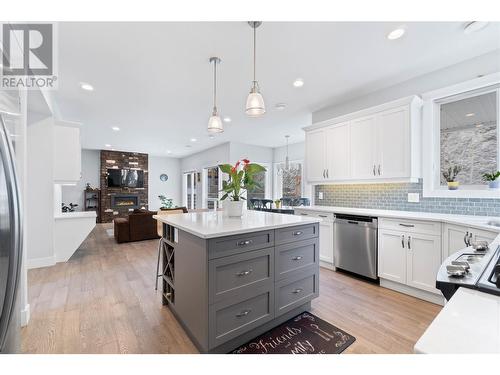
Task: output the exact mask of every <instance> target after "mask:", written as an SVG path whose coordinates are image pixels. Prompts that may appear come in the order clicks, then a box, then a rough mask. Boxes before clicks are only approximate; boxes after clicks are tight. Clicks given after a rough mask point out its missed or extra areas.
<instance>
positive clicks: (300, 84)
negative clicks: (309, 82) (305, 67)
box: [293, 78, 304, 87]
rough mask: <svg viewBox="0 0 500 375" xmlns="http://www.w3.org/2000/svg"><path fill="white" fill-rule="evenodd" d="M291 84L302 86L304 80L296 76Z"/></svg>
mask: <svg viewBox="0 0 500 375" xmlns="http://www.w3.org/2000/svg"><path fill="white" fill-rule="evenodd" d="M293 86H294V87H302V86H304V80H303V79H302V78H297V79H296V80H295V81H293Z"/></svg>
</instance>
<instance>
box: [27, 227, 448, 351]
mask: <svg viewBox="0 0 500 375" xmlns="http://www.w3.org/2000/svg"><path fill="white" fill-rule="evenodd" d="M109 228H111V225H110V224H98V225H97V226H96V228H95V229H94V230H93V231H92V233H91V234H90V235H89V237H88V238H87V240H85V242H84V243H83V244H82V246H81V247H80V249H79V250H78V251H77V252H76V253H75V254H74V255H73V257H72V258H71V259H70V260H69V261H68V262H66V263H59V264H57V265H55V266H53V267H46V268H39V269H33V270H30V271H29V273H28V283H29V300H30V306H31V320H30V323H29V325H28V326H27V327H25V328H23V329H22V351H23V352H25V353H197V350H196V347H195V346H194V345H193V343H192V342H191V341H190V339H189V338H188V336H187V335H186V334H185V333H184V330H183V329H182V328H181V326H180V325H179V323H178V322H177V321H176V319H175V318H174V317H173V315H172V314H171V313H170V311H169V309H168V308H167V307H164V306H162V305H161V297H160V292H158V293H156V292H155V290H154V283H155V279H154V274H155V267H156V256H157V244H158V242H157V241H156V240H153V241H143V242H134V243H129V244H120V245H118V244H116V243H115V242H114V239H113V238H112V237H110V236H109V235H108V233H107V232H106V229H109ZM440 309H441V307H440V306H437V305H434V304H432V303H428V302H424V301H421V300H419V299H416V298H413V297H409V296H406V295H403V294H400V293H397V292H393V291H391V290H388V289H384V288H381V287H378V286H376V285H373V284H370V283H367V282H365V281H362V280H358V279H355V278H352V277H350V276H347V275H344V274H341V273H337V272H332V271H328V270H323V269H322V271H321V276H320V297H319V298H317V299H316V300H314V301H313V309H312V312H313V313H314V314H316V315H318V316H319V317H321V318H323V319H325V320H327V321H329V322H330V323H332V324H334V325H336V326H338V327H339V328H341V329H343V330H345V331H347V332H348V333H350V334H352V335H354V336H355V337H356V342H355V343H354V344H353V345H352V346H351V347H349V348H348V349H347V350H346V353H411V352H412V349H413V345H414V343H415V342H416V341H417V340H418V338H419V337H420V336H421V335H422V333H423V332H424V331H425V329H426V328H427V326H428V325H429V324H430V322H431V321H432V320H433V319H434V317H435V316H436V315H437V313H438V312H439V311H440Z"/></svg>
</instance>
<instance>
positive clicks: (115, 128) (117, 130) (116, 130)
mask: <svg viewBox="0 0 500 375" xmlns="http://www.w3.org/2000/svg"><path fill="white" fill-rule="evenodd" d="M111 129H113V130H114V131H115V132H119V131H120V128H119V127H118V126H113V127H111Z"/></svg>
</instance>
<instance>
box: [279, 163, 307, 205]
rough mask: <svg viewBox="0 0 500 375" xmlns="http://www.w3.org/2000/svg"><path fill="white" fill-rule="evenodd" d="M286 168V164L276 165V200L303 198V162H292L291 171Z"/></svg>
mask: <svg viewBox="0 0 500 375" xmlns="http://www.w3.org/2000/svg"><path fill="white" fill-rule="evenodd" d="M284 168H285V163H277V164H275V181H276V186H275V198H276V199H281V198H301V197H303V186H302V178H303V177H302V162H301V161H300V162H299V161H297V162H290V168H289V170H287V171H286V170H284Z"/></svg>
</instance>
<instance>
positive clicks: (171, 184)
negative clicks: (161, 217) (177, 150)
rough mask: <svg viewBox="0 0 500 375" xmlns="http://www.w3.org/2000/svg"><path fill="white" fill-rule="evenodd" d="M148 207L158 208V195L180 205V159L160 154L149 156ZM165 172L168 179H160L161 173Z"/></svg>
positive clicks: (153, 209)
mask: <svg viewBox="0 0 500 375" xmlns="http://www.w3.org/2000/svg"><path fill="white" fill-rule="evenodd" d="M148 163H149V192H148V193H149V202H148V204H149V209H150V210H152V211H156V210H158V209H159V208H160V200H159V199H158V195H165V196H166V197H167V198H172V199H173V200H174V205H179V206H180V205H181V204H182V201H181V191H182V183H181V181H182V173H181V160H180V159H176V158H167V157H161V156H151V155H150V156H149V161H148ZM163 173H165V174H167V175H168V180H167V181H166V182H163V181H161V180H160V175H161V174H163Z"/></svg>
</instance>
